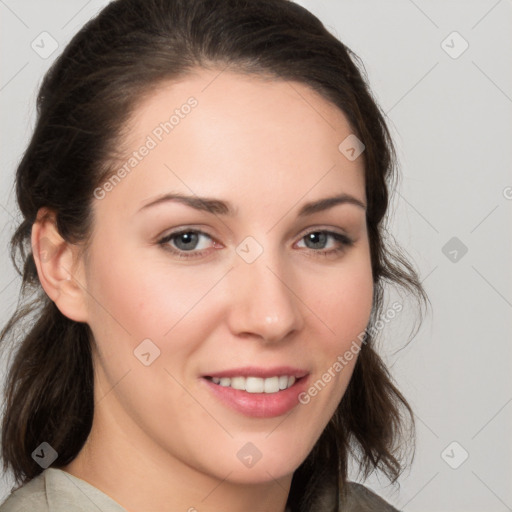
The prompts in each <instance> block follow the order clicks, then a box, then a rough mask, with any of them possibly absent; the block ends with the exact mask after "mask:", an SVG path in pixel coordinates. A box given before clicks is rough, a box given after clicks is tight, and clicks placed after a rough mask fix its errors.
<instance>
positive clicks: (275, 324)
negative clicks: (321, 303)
mask: <svg viewBox="0 0 512 512" xmlns="http://www.w3.org/2000/svg"><path fill="white" fill-rule="evenodd" d="M251 244H252V245H251ZM258 245H259V244H258ZM259 247H260V249H258V247H257V246H255V244H254V242H253V241H251V240H248V241H247V245H244V242H242V244H240V246H239V247H238V248H237V253H238V255H237V256H236V258H237V259H238V261H237V262H236V265H235V269H234V271H233V272H232V276H231V279H232V301H231V308H230V323H231V328H232V329H233V331H234V332H235V333H236V334H240V333H251V334H254V335H257V336H259V337H261V338H264V339H265V340H266V341H278V340H280V339H282V338H284V337H285V336H286V335H287V334H288V333H290V332H292V331H293V330H296V329H300V328H301V326H302V323H303V319H302V314H301V310H300V307H299V304H298V299H297V297H296V296H295V295H294V293H293V292H292V290H293V276H292V274H293V269H292V268H291V267H290V266H287V265H286V262H284V261H283V260H282V257H281V256H280V254H279V251H278V250H277V248H275V249H271V248H270V247H266V248H265V249H263V247H261V246H259ZM244 250H245V251H246V252H245V253H244ZM251 251H252V254H251V257H248V254H250V253H251ZM254 251H256V252H254ZM258 252H259V255H257V253H258ZM255 255H257V256H256V257H255ZM254 257H255V259H252V258H254Z"/></svg>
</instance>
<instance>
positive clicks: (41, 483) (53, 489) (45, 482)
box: [0, 468, 126, 512]
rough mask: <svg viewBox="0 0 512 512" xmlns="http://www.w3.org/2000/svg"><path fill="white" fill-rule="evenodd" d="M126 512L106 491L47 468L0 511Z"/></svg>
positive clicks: (8, 498)
mask: <svg viewBox="0 0 512 512" xmlns="http://www.w3.org/2000/svg"><path fill="white" fill-rule="evenodd" d="M91 508H92V509H94V510H101V511H102V512H126V510H125V509H124V508H123V507H121V505H119V504H118V503H117V502H116V501H114V500H113V499H112V498H110V496H107V495H106V494H104V493H103V492H102V491H100V490H99V489H97V488H96V487H94V486H92V485H91V484H89V483H88V482H86V481H85V480H81V479H80V478H77V477H75V476H73V475H71V474H70V473H67V472H66V471H63V470H60V469H57V468H48V469H45V470H44V471H43V472H42V473H40V474H39V475H38V476H36V477H35V478H33V479H32V480H30V481H29V482H27V483H26V484H25V485H23V486H21V487H19V488H18V489H16V490H15V491H14V492H12V493H11V494H10V495H9V496H8V497H7V499H6V500H5V501H4V502H3V503H2V504H1V505H0V512H86V511H89V510H91Z"/></svg>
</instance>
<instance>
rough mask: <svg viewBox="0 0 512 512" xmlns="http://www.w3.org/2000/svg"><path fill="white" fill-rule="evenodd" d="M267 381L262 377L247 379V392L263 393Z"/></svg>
mask: <svg viewBox="0 0 512 512" xmlns="http://www.w3.org/2000/svg"><path fill="white" fill-rule="evenodd" d="M264 389H265V380H264V379H262V378H260V377H247V378H246V379H245V391H247V393H263V391H264Z"/></svg>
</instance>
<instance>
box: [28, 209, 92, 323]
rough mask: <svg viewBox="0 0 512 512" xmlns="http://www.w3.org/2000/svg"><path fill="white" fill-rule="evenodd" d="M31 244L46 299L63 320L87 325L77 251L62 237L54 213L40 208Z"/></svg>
mask: <svg viewBox="0 0 512 512" xmlns="http://www.w3.org/2000/svg"><path fill="white" fill-rule="evenodd" d="M31 242H32V254H33V255H34V262H35V264H36V268H37V273H38V276H39V281H40V283H41V286H42V287H43V289H44V291H45V292H46V294H47V295H48V297H49V298H50V299H51V300H52V301H53V302H54V303H55V305H56V306H57V307H58V308H59V310H60V311H61V313H62V314H63V315H65V316H66V317H68V318H70V319H71V320H75V321H76V322H86V320H87V309H86V301H85V298H86V297H85V295H86V291H85V286H86V283H85V279H84V272H83V267H82V262H81V261H80V260H79V256H78V255H79V253H78V248H77V246H75V245H73V244H70V243H69V242H67V241H66V240H64V239H63V238H62V236H61V235H60V233H59V231H58V229H57V226H56V222H55V213H54V212H52V211H51V210H49V209H48V208H40V209H39V211H38V213H37V218H36V221H35V222H34V224H33V225H32V236H31Z"/></svg>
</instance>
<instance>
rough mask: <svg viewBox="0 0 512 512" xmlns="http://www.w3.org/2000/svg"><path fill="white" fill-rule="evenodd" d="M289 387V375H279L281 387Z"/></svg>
mask: <svg viewBox="0 0 512 512" xmlns="http://www.w3.org/2000/svg"><path fill="white" fill-rule="evenodd" d="M287 387H288V376H287V375H281V377H279V389H286V388H287Z"/></svg>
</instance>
